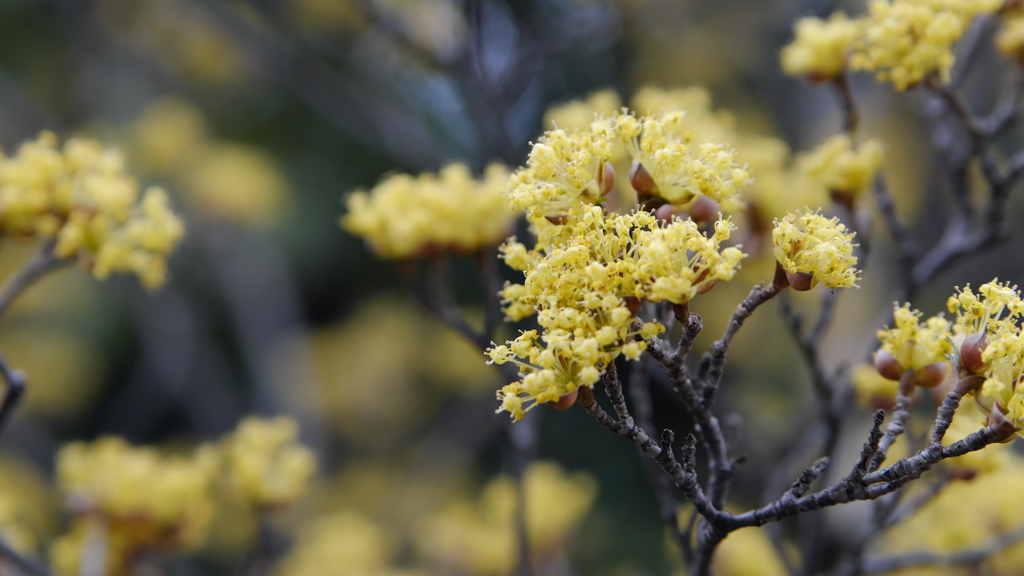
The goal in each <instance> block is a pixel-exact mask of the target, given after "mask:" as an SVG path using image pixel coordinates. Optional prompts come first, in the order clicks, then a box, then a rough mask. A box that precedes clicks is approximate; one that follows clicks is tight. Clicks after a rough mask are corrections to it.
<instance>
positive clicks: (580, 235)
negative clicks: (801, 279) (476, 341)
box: [488, 206, 744, 420]
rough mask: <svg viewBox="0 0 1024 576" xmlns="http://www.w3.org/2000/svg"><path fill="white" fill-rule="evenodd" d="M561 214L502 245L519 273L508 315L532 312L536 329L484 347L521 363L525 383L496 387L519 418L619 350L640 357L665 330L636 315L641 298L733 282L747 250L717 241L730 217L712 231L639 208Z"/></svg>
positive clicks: (590, 376)
mask: <svg viewBox="0 0 1024 576" xmlns="http://www.w3.org/2000/svg"><path fill="white" fill-rule="evenodd" d="M566 219H567V220H566V222H565V223H564V224H562V225H558V226H556V225H552V224H548V225H547V226H546V227H544V228H540V229H539V230H538V232H539V237H538V239H537V245H536V247H535V248H534V249H533V250H527V249H526V248H525V246H523V245H521V244H519V243H517V242H514V241H510V242H509V243H508V244H507V245H506V246H505V247H504V250H503V251H504V254H505V257H506V261H508V262H510V264H511V265H512V266H513V267H514V268H518V269H521V270H523V271H524V272H525V277H526V278H525V282H524V283H523V284H509V285H507V286H506V287H505V289H504V290H503V291H502V296H503V297H504V299H505V303H506V308H505V313H506V315H508V316H509V317H510V318H512V319H520V318H523V317H526V316H529V315H531V314H534V313H536V314H537V322H538V324H539V325H540V327H541V329H542V330H543V332H542V333H541V334H538V333H537V331H536V330H530V331H526V332H523V333H522V334H521V335H520V336H519V337H518V338H517V339H515V340H513V341H510V342H508V343H507V344H506V345H501V346H494V347H493V348H491V350H490V351H489V352H488V354H489V356H490V359H491V361H492V362H496V363H499V364H502V363H505V362H513V363H515V364H516V365H517V366H519V368H520V372H521V374H522V380H520V381H518V382H513V383H511V384H509V385H507V386H505V387H504V388H502V390H501V391H500V392H499V393H498V398H499V400H501V402H502V404H501V407H500V408H499V411H501V410H504V411H507V412H509V413H510V414H511V415H512V417H513V418H515V419H517V420H518V419H520V418H522V417H523V415H524V414H525V412H526V411H528V410H530V409H531V408H532V407H533V406H535V405H536V404H537V403H543V402H553V401H557V400H558V399H559V398H560V397H561V396H562V395H565V394H569V393H571V392H573V391H575V390H576V389H577V388H579V387H580V386H593V384H594V383H595V382H597V380H598V379H600V377H601V374H603V373H604V371H605V369H606V368H607V367H608V366H609V365H610V363H611V362H613V361H614V360H615V358H616V357H618V356H619V355H620V354H621V355H624V356H626V357H627V358H629V359H631V360H635V359H636V358H638V357H639V355H640V353H642V352H643V351H644V350H645V349H646V346H647V344H646V340H649V339H650V338H652V337H654V336H655V335H657V334H658V333H660V332H661V331H663V330H664V327H663V326H662V325H661V324H658V323H657V322H642V321H640V320H637V319H636V317H635V315H634V312H635V310H636V304H637V303H639V301H640V300H650V301H655V302H659V301H662V300H669V301H671V302H675V303H678V304H683V303H686V302H689V300H690V299H691V298H693V297H694V296H695V295H696V294H698V293H700V292H702V291H704V290H706V289H708V288H710V287H711V285H713V284H714V283H715V282H716V281H718V280H729V279H731V278H732V277H733V276H734V275H735V272H736V268H737V267H738V266H739V262H740V260H741V259H742V258H743V256H744V254H743V253H742V252H741V251H740V250H739V248H736V247H727V248H723V247H722V246H721V243H722V242H724V241H726V240H728V238H729V234H730V232H731V231H732V228H733V227H732V224H731V223H730V222H729V221H727V220H719V222H718V223H717V224H716V226H715V233H714V234H713V235H712V236H711V237H710V238H709V237H706V236H705V235H704V234H703V233H701V232H700V230H699V229H698V228H697V225H696V224H694V223H693V222H691V221H674V222H672V223H670V224H665V223H662V222H660V221H659V220H657V219H656V218H654V216H653V215H651V213H649V212H646V211H637V212H633V213H630V214H624V215H616V214H605V213H604V211H603V210H602V209H601V208H600V207H598V206H589V207H586V208H580V209H577V210H576V211H574V212H572V213H570V214H568V215H567V216H566ZM631 303H632V304H633V307H632V308H631V307H630V306H631Z"/></svg>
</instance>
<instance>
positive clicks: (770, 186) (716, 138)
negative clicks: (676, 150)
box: [545, 86, 829, 233]
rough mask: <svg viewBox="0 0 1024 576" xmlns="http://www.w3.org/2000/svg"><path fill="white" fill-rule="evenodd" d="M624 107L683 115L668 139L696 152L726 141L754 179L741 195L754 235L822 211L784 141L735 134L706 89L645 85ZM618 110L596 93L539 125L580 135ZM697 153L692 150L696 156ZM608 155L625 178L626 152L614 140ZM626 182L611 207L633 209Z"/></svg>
mask: <svg viewBox="0 0 1024 576" xmlns="http://www.w3.org/2000/svg"><path fill="white" fill-rule="evenodd" d="M630 104H631V108H632V109H633V110H637V111H638V112H640V113H642V114H647V115H652V114H655V113H663V114H662V116H664V113H665V112H672V111H676V110H680V111H684V112H685V113H686V115H685V117H684V119H683V122H682V123H681V125H680V128H681V130H679V131H678V132H674V133H673V134H674V135H675V136H677V137H678V138H679V139H681V140H682V141H683V142H689V143H690V144H691V145H694V146H695V147H697V148H699V143H705V142H719V143H720V142H728V143H730V144H731V145H732V146H735V148H736V149H737V150H741V151H742V160H743V164H744V169H745V170H746V171H747V172H749V173H750V174H755V175H756V176H757V177H756V178H755V179H753V180H748V182H747V184H746V185H745V186H744V187H743V189H742V191H741V194H742V196H743V199H742V200H743V202H744V204H746V207H747V212H748V213H749V214H748V216H749V217H750V218H751V224H752V225H753V226H755V227H757V228H758V229H759V231H760V230H761V228H763V232H764V233H767V232H768V231H770V226H771V221H772V219H773V218H776V217H781V216H783V215H784V214H786V212H788V211H790V210H795V209H798V208H800V207H802V206H824V205H825V204H827V203H828V202H829V198H828V194H826V190H825V189H824V187H823V186H822V185H821V184H820V183H818V182H816V181H814V180H812V179H811V178H809V177H808V176H807V175H806V174H804V173H803V172H802V171H800V170H798V169H796V168H797V167H796V166H793V165H792V164H793V163H792V162H791V160H792V158H791V154H790V149H789V146H788V145H787V144H786V143H785V142H784V141H782V140H780V139H779V138H774V137H769V136H762V135H759V134H754V133H750V132H745V131H742V130H740V129H739V125H738V124H739V123H738V122H737V121H736V119H735V118H734V117H733V115H732V114H731V113H729V112H728V111H726V110H722V109H717V110H715V109H713V107H712V99H711V94H710V93H709V92H708V91H707V89H706V88H703V87H699V86H694V87H688V88H675V89H669V90H666V89H661V88H655V87H652V86H647V87H644V88H642V89H640V90H639V91H638V92H637V93H636V95H635V96H634V97H633V99H632V100H631V102H630ZM620 107H621V105H620V100H619V99H618V97H617V96H616V95H615V93H614V92H611V91H610V90H602V91H599V92H595V93H593V94H591V95H590V96H589V97H588V98H586V99H584V100H578V101H573V102H568V103H565V104H560V105H558V106H555V107H553V108H551V109H549V110H548V112H547V113H546V114H545V119H546V120H545V121H546V122H547V123H549V124H550V123H551V122H553V123H554V124H555V125H556V126H557V127H558V128H561V129H563V130H566V131H572V130H579V131H585V130H588V127H589V126H590V124H591V123H592V122H593V121H594V119H595V118H597V117H605V118H611V117H615V116H616V115H617V114H618V113H619V109H620ZM699 152H700V151H699V150H697V154H699ZM610 154H611V156H610V162H611V163H612V165H613V166H614V169H615V172H616V174H620V175H625V174H627V173H628V172H629V171H630V166H631V162H630V156H631V153H630V151H629V147H627V146H626V145H625V143H622V142H621V139H617V141H616V142H615V143H614V145H613V146H612V149H611V152H610ZM645 170H646V168H645ZM629 180H630V179H629V178H625V177H619V178H617V179H616V186H615V189H616V194H615V195H614V196H613V197H612V198H611V200H614V201H615V203H614V204H613V205H615V206H619V205H627V206H632V205H633V204H635V202H636V192H635V191H634V190H633V188H632V186H631V185H630V181H629ZM610 204H611V203H610ZM736 204H737V202H735V201H730V202H728V203H727V204H726V205H724V206H722V209H723V210H724V211H726V212H727V213H728V212H730V211H731V210H733V209H735V208H737V206H736ZM618 211H622V210H618Z"/></svg>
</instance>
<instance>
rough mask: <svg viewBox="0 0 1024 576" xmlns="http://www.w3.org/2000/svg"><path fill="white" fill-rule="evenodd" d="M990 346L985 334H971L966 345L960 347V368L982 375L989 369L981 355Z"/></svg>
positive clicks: (965, 342)
mask: <svg viewBox="0 0 1024 576" xmlns="http://www.w3.org/2000/svg"><path fill="white" fill-rule="evenodd" d="M986 346H988V338H987V337H986V336H985V334H971V335H970V336H968V337H967V338H966V339H965V340H964V343H963V344H961V345H960V367H961V368H964V369H966V370H968V371H970V372H973V373H975V374H980V373H982V372H984V371H985V369H986V368H988V364H986V363H985V362H984V361H983V360H982V359H981V355H982V353H983V352H984V351H985V347H986Z"/></svg>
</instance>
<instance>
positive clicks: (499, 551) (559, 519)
mask: <svg viewBox="0 0 1024 576" xmlns="http://www.w3.org/2000/svg"><path fill="white" fill-rule="evenodd" d="M522 482H523V485H522V491H521V493H522V498H524V499H525V505H524V510H523V514H524V517H525V521H526V538H527V542H528V544H529V548H530V552H531V560H532V561H533V562H534V566H533V568H534V570H535V571H537V572H540V571H541V570H539V568H541V567H543V566H544V564H545V561H547V560H549V559H550V558H552V557H555V556H556V555H557V554H559V553H564V551H565V548H566V545H567V543H568V541H569V538H570V537H571V536H572V533H573V532H574V531H575V529H576V527H577V526H579V524H580V523H581V522H582V520H583V518H584V516H585V515H586V513H587V511H588V510H589V509H590V507H591V506H592V505H593V502H594V498H595V497H596V495H597V485H596V483H595V482H594V479H593V478H591V477H589V476H587V475H586V474H583V473H578V472H577V473H573V474H568V473H566V472H565V471H563V470H562V469H561V468H560V467H559V466H558V465H557V464H555V463H553V462H544V461H541V462H534V463H532V464H530V465H529V466H528V467H527V469H526V470H525V472H524V474H523V480H522ZM519 494H520V490H519V489H518V487H517V486H516V482H515V481H514V480H513V479H511V478H508V477H504V476H502V477H498V478H496V479H494V480H492V481H491V482H489V483H488V484H487V486H485V487H484V490H483V493H482V494H481V495H480V497H479V498H478V499H474V500H459V501H455V502H452V503H450V504H448V505H445V506H444V507H442V508H441V509H440V510H438V511H437V512H435V513H434V514H433V515H432V516H431V517H430V518H428V519H427V520H426V521H425V522H424V523H423V524H422V525H421V526H420V527H419V530H417V533H418V536H417V548H419V549H420V551H421V552H422V554H423V555H424V556H425V557H427V558H428V559H429V560H430V562H431V563H432V564H433V565H435V566H436V567H437V569H438V570H439V572H440V573H453V574H475V575H479V576H506V575H509V574H511V573H512V570H513V569H514V568H515V565H516V559H517V551H516V550H517V548H516V509H517V502H518V500H519V498H520V496H519Z"/></svg>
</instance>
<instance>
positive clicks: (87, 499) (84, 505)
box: [52, 437, 214, 574]
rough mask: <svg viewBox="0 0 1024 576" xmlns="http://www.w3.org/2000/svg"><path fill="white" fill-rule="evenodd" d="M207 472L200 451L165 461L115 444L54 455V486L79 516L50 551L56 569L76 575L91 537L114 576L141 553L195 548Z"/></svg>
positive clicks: (206, 506)
mask: <svg viewBox="0 0 1024 576" xmlns="http://www.w3.org/2000/svg"><path fill="white" fill-rule="evenodd" d="M213 467H214V461H213V459H212V455H211V454H210V453H208V452H206V451H199V452H198V453H197V454H196V456H195V457H193V458H184V457H171V456H164V455H161V454H160V453H159V452H157V451H156V450H154V449H152V448H142V447H134V446H130V445H129V444H127V443H126V442H124V441H123V440H121V439H119V438H114V437H107V438H102V439H100V440H97V441H96V442H93V443H92V444H84V443H77V442H76V443H72V444H69V445H67V446H65V447H64V448H63V449H61V451H60V453H59V454H58V455H57V482H58V485H59V487H60V488H61V490H63V491H64V492H65V493H66V494H67V496H68V502H69V503H70V506H71V507H72V509H73V510H74V511H76V512H77V513H78V514H79V516H78V518H77V519H76V523H75V527H74V528H73V530H72V532H71V534H69V535H67V536H64V537H63V538H62V539H61V540H59V541H58V542H57V543H56V544H55V545H54V548H53V551H52V554H53V559H54V564H55V565H56V566H57V567H58V569H59V570H60V571H61V572H63V573H66V574H77V573H78V570H77V567H78V559H79V558H80V557H81V554H83V553H84V552H83V546H84V545H85V544H86V543H87V541H88V540H89V538H88V537H87V536H88V535H89V534H90V533H93V534H94V537H101V538H103V539H104V540H105V541H106V544H107V547H106V550H107V552H106V559H107V566H108V567H109V568H110V572H109V573H112V574H120V573H123V572H122V571H123V570H126V569H127V565H126V564H125V562H127V559H128V557H129V556H130V555H132V554H133V553H136V552H138V551H141V550H145V549H149V548H154V547H159V548H171V549H188V548H192V547H195V546H197V545H198V544H200V543H201V542H202V539H203V537H204V536H205V533H206V528H207V524H208V521H209V519H210V515H211V512H212V509H213V503H212V500H211V492H210V489H211V480H212V475H213Z"/></svg>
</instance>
